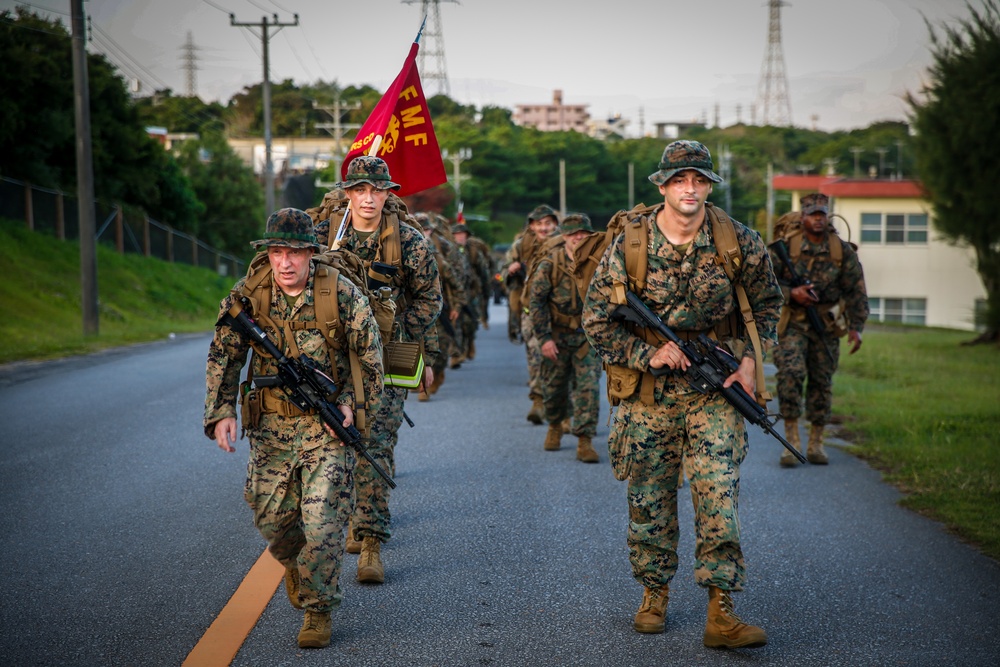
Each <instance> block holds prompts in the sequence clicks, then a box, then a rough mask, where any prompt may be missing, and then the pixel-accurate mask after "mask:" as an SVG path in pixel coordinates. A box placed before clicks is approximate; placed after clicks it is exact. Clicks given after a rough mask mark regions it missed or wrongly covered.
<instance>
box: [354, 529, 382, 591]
mask: <svg viewBox="0 0 1000 667" xmlns="http://www.w3.org/2000/svg"><path fill="white" fill-rule="evenodd" d="M381 551H382V543H381V542H379V540H378V538H377V537H366V538H365V539H364V540H363V541H362V542H361V555H360V556H358V581H360V582H361V583H362V584H381V583H382V582H383V581H385V567H384V566H383V565H382V557H381Z"/></svg>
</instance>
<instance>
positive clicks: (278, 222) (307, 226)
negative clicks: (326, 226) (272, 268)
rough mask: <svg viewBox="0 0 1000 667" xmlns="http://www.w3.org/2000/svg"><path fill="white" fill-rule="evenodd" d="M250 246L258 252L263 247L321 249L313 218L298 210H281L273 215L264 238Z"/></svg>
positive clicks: (270, 217)
mask: <svg viewBox="0 0 1000 667" xmlns="http://www.w3.org/2000/svg"><path fill="white" fill-rule="evenodd" d="M250 245H252V246H253V247H254V248H256V249H258V250H259V249H260V248H261V246H287V247H289V248H313V249H314V250H319V249H320V247H319V241H318V240H317V239H316V231H315V230H314V229H313V221H312V218H310V217H309V214H308V213H306V212H305V211H301V210H299V209H297V208H281V209H278V210H277V211H275V212H274V213H272V214H271V215H270V216H269V217H268V219H267V225H265V227H264V238H262V239H257V240H256V241H251V242H250Z"/></svg>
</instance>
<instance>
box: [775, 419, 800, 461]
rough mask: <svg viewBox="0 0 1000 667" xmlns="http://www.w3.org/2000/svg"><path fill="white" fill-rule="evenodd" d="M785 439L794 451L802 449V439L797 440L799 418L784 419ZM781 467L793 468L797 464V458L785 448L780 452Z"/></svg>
mask: <svg viewBox="0 0 1000 667" xmlns="http://www.w3.org/2000/svg"><path fill="white" fill-rule="evenodd" d="M785 440H787V441H788V444H790V445H791V446H792V447H794V448H795V451H797V452H801V451H802V441H801V440H799V420H798V419H786V420H785ZM780 463H781V467H782V468H794V467H795V466H797V465H798V464H799V460H798V459H797V458H795V456H794V455H793V454H792V453H791V452H790V451H788V450H787V449H786V450H784V451H783V452H781V461H780Z"/></svg>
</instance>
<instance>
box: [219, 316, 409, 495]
mask: <svg viewBox="0 0 1000 667" xmlns="http://www.w3.org/2000/svg"><path fill="white" fill-rule="evenodd" d="M239 301H240V303H238V304H234V305H233V307H232V308H230V309H229V312H228V313H226V314H225V315H223V316H222V318H220V319H219V322H218V324H225V325H226V326H229V327H231V328H232V327H233V326H234V325H235V327H236V328H237V330H238V331H242V332H243V333H244V334H246V335H248V336H250V337H251V338H253V339H254V340H256V341H257V342H258V343H260V345H261V347H263V348H264V351H265V352H267V354H268V355H269V356H271V357H273V358H274V360H275V361H276V362H278V374H277V375H267V376H264V377H256V378H254V379H253V382H254V384H255V385H256V386H258V387H281V388H282V389H284V390H285V394H286V395H287V396H288V400H289V401H291V402H292V403H293V404H294V405H295V406H296V407H297V408H299V409H300V410H302V411H303V412H305V411H307V410H316V412H318V413H319V417H320V419H322V420H323V423H324V424H326V425H327V426H329V427H330V428H331V429H333V432H334V433H336V434H337V437H338V438H340V441H341V442H343V443H344V444H345V445H347V446H349V447H351V448H352V449H354V451H356V452H357V453H359V454H361V456H363V457H364V458H365V460H367V461H368V462H369V463H371V464H372V467H373V468H375V472H377V473H378V474H379V475H381V476H382V478H383V479H384V480H385V481H386V483H388V484H389V486H390V487H392V488H394V489H395V488H396V482H394V481H393V480H392V478H391V477H389V474H388V473H387V472H386V471H385V470H383V469H382V466H380V465H379V464H378V462H377V461H376V460H375V459H374V458H372V455H371V454H369V453H368V450H367V449H365V446H364V444H363V443H362V440H363V438H362V436H361V432H360V431H358V429H357V428H355V427H354V424H351V425H350V426H346V427H345V426H344V415H343V414H341V412H340V410H338V409H337V408H336V407H335V406H334V405H332V404H331V403H330V402H329V401H328V400H327V398H326V397H327V396H331V395H333V394H334V393H335V392H336V391H337V387H336V385H334V384H333V380H331V379H330V378H329V377H328V376H327V375H326V374H325V373H323V371H322V370H320V368H319V366H317V364H316V362H315V361H313V360H312V359H310V358H309V357H306V356H304V355H303V356H299V357H293V358H288V357H286V356H285V355H284V354H282V353H281V350H279V349H278V347H277V346H276V345H275V344H274V343H273V342H272V341H271V339H270V338H268V336H267V332H265V331H264V330H263V329H261V328H260V327H259V326H257V323H256V322H254V321H253V320H252V319H250V316H249V315H247V314H246V311H245V310H244V308H247V307H249V305H250V300H249V299H248V298H246V297H241V298H240V300H239Z"/></svg>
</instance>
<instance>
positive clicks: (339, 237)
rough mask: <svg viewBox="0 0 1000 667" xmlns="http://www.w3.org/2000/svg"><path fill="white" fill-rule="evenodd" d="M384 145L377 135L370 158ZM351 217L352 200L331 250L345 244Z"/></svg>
mask: <svg viewBox="0 0 1000 667" xmlns="http://www.w3.org/2000/svg"><path fill="white" fill-rule="evenodd" d="M381 145H382V135H381V134H377V135H375V140H374V141H372V145H371V148H369V149H368V157H372V156H374V155H375V153H377V152H378V148H379V146H381ZM350 215H351V200H350V198H348V200H347V208H346V209H344V217H343V218H342V219H341V220H340V227H339V228H338V229H337V237H336V238H335V239H334V240H333V243H331V244H330V250H339V249H340V246H341V245H342V244H343V242H344V234H345V233H347V219H348V218H349V217H350Z"/></svg>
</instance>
